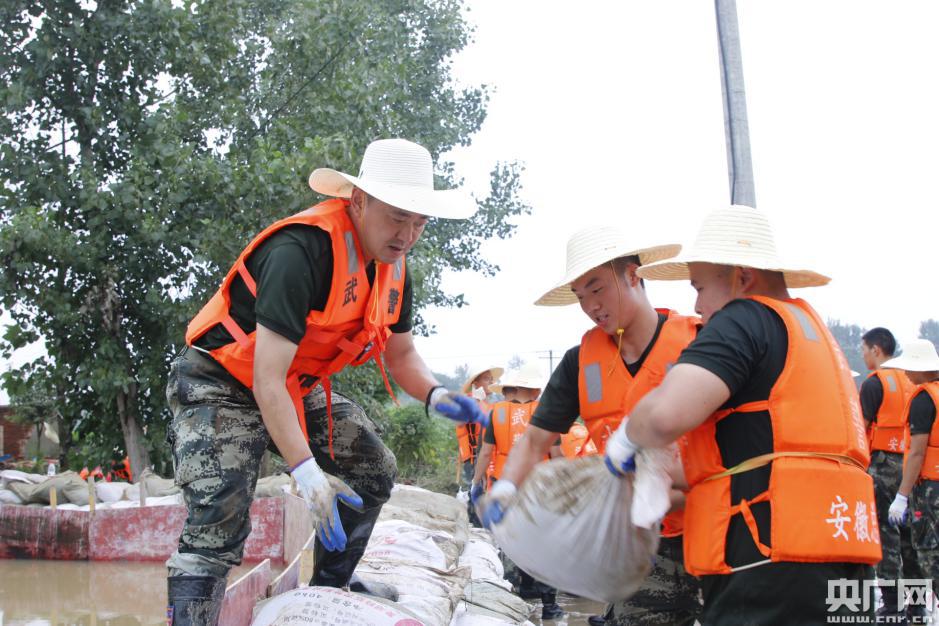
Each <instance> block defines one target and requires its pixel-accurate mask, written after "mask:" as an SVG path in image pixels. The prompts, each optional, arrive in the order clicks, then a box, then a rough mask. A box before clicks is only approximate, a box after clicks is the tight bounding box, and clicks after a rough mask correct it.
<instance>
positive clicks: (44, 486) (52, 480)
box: [9, 471, 88, 505]
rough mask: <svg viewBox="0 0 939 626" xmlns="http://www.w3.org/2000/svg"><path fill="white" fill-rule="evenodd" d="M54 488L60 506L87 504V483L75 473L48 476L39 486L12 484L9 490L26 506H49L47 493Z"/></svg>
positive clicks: (21, 483) (22, 483) (20, 483)
mask: <svg viewBox="0 0 939 626" xmlns="http://www.w3.org/2000/svg"><path fill="white" fill-rule="evenodd" d="M53 487H54V488H55V490H56V493H57V494H58V496H57V497H58V501H59V502H60V503H61V504H66V503H68V502H71V503H72V504H78V505H83V504H88V483H86V482H85V481H84V480H82V479H81V478H80V477H79V476H78V474H76V473H75V472H71V471H69V472H62V473H61V474H56V475H55V476H50V477H48V478H46V480H44V481H42V482H41V483H39V484H36V485H34V484H32V483H24V482H14V483H10V485H9V488H10V490H11V491H13V492H14V493H15V494H16V495H17V496H19V497H20V498H21V499H22V500H23V502H24V503H26V504H41V505H45V504H49V492H50V491H51V490H52V488H53Z"/></svg>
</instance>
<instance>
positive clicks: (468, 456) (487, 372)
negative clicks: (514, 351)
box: [456, 366, 504, 526]
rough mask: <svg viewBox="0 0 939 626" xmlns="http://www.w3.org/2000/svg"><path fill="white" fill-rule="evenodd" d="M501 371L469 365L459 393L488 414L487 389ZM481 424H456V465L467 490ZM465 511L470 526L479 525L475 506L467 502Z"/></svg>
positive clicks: (471, 475)
mask: <svg viewBox="0 0 939 626" xmlns="http://www.w3.org/2000/svg"><path fill="white" fill-rule="evenodd" d="M503 371H504V370H503V369H502V368H501V367H480V366H473V367H471V368H470V370H469V374H468V376H467V377H466V380H465V381H463V387H462V388H461V391H462V392H463V395H465V396H468V397H470V398H473V400H475V401H476V404H477V405H478V406H479V410H480V411H482V412H483V413H484V414H486V415H488V414H489V410H490V406H489V403H488V401H487V400H488V398H489V394H490V392H491V389H490V386H491V385H492V384H494V383H495V382H496V381H497V380H498V379H499V377H500V376H502V372H503ZM482 428H483V426H482V424H475V423H469V424H457V425H456V442H457V446H458V448H459V449H458V453H459V457H458V459H457V461H458V462H459V463H460V470H461V471H460V478H461V479H462V481H463V484H464V485H465V486H466V488H467V489H470V490H471V489H472V485H473V472H474V471H475V468H476V458H477V456H478V455H479V448H480V446H481V445H482ZM467 511H468V514H469V519H470V523H471V524H473V525H474V526H481V523H480V521H479V518H478V517H477V516H476V507H474V506H473V502H472V501H470V502H468V503H467Z"/></svg>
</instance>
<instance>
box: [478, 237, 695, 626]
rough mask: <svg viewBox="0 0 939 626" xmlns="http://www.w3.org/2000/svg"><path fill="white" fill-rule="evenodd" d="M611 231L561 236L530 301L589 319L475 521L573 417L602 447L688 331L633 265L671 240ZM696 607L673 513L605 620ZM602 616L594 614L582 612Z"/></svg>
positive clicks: (499, 513) (689, 615) (495, 519)
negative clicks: (640, 580)
mask: <svg viewBox="0 0 939 626" xmlns="http://www.w3.org/2000/svg"><path fill="white" fill-rule="evenodd" d="M625 241H626V238H625V237H624V236H623V235H622V234H621V233H620V232H619V231H618V230H617V229H615V228H610V227H593V228H588V229H585V230H582V231H580V232H578V233H576V234H575V235H573V236H572V237H571V238H570V240H569V241H568V243H567V272H566V273H565V275H564V278H563V279H562V280H561V281H560V282H559V284H557V285H556V286H555V287H554V288H552V289H551V290H549V291H548V292H547V293H546V294H545V295H543V296H542V297H541V298H539V299H538V301H537V302H536V303H535V304H537V305H540V306H561V305H567V304H573V303H575V302H579V303H580V307H581V309H582V310H583V311H584V313H586V314H587V316H588V317H589V318H590V319H591V321H592V322H593V323H594V324H595V326H594V327H593V328H591V329H590V330H589V331H587V332H586V333H585V334H584V336H583V338H582V339H581V342H580V345H578V346H575V347H573V348H571V349H570V350H568V351H567V353H565V355H564V358H563V359H562V360H561V363H560V365H559V366H558V368H557V369H556V370H555V371H554V373H553V374H552V376H551V379H550V381H549V382H548V385H547V387H546V388H545V391H544V394H542V397H541V402H540V404H539V405H538V408H537V410H536V411H535V413H534V415H533V416H532V419H531V424H530V426H529V428H528V431H527V432H526V434H525V436H524V437H522V439H521V440H519V442H518V443H517V444H516V445H515V447H514V448H513V449H512V452H511V454H510V455H509V458H508V461H507V462H506V467H505V471H504V473H503V476H502V479H501V480H499V481H497V482H496V483H495V484H494V485H493V486H492V489H491V490H490V493H489V497H488V498H487V500H485V501H484V502H482V503H481V508H482V510H483V523H484V524H487V525H489V524H497V523H499V521H500V520H501V519H502V517H503V515H504V513H505V507H506V504H507V502H508V501H509V500H510V499H511V498H512V497H513V496H514V494H515V493H516V491H517V486H519V485H521V484H522V482H523V481H524V480H525V478H526V477H527V476H528V474H529V472H530V471H531V469H532V468H533V467H534V466H535V464H536V463H538V461H540V460H541V459H543V458H544V456H545V454H547V452H548V450H549V448H550V447H551V445H552V444H554V443H555V442H556V440H557V438H558V434H559V433H566V432H567V431H568V430H569V429H570V428H571V426H572V425H573V424H574V423H575V421H576V419H577V416H578V415H580V416H581V417H582V419H583V421H584V423H585V424H586V426H587V430H588V431H589V432H590V438H591V439H592V440H593V443H594V444H595V445H596V446H597V448H598V449H599V450H600V451H601V452H602V451H603V450H604V448H605V446H606V442H607V439H608V438H609V436H610V434H611V433H612V432H613V431H614V430H615V429H616V427H617V426H619V423H620V420H621V419H622V418H623V416H624V415H626V414H627V413H628V412H629V411H630V409H632V407H633V406H634V405H635V404H636V402H637V401H638V400H639V399H640V398H641V397H642V396H643V395H645V394H646V393H648V392H649V391H650V390H651V389H653V388H655V386H656V385H658V384H659V382H660V381H661V380H662V378H663V377H664V376H665V373H666V371H667V370H668V368H669V367H670V366H671V364H672V363H674V362H675V361H676V360H677V359H678V355H679V354H680V353H681V351H682V349H683V348H684V347H685V346H686V345H688V343H689V342H690V341H691V340H692V339H693V338H694V336H695V333H696V331H697V328H698V326H699V324H700V321H699V320H698V319H697V318H692V317H686V316H682V315H678V314H676V313H675V312H673V311H669V310H666V309H659V310H656V309H654V308H653V307H652V305H651V304H649V300H648V298H647V296H646V292H645V286H644V285H643V283H642V281H641V280H640V279H639V277H638V276H637V275H636V270H637V269H638V268H639V267H640V266H641V265H644V264H646V263H651V262H654V261H658V260H661V259H666V258H669V257H672V256H675V255H676V254H677V253H678V252H679V250H680V249H681V246H678V245H664V246H656V247H651V248H636V247H635V246H633V245H630V244H628V243H625ZM699 609H700V604H699V602H698V585H697V581H696V580H695V579H694V578H693V577H692V576H689V575H688V574H687V573H686V572H685V569H684V566H683V565H682V514H681V510H680V507H679V509H678V510H676V511H673V512H671V513H669V515H668V516H667V517H666V518H665V521H664V523H663V526H662V541H661V542H660V544H659V550H658V555H657V557H656V559H655V567H654V568H653V571H652V573H651V574H650V576H649V577H648V579H647V581H646V583H645V584H644V586H643V587H642V588H641V589H640V590H639V592H637V593H636V594H635V595H633V596H632V597H631V598H630V599H628V600H626V601H623V602H618V603H615V604H613V605H612V606H611V607H610V608H609V610H608V611H607V614H606V618H607V623H608V624H627V623H628V624H680V625H684V624H688V625H691V624H694V621H695V618H696V616H697V614H698V611H699ZM592 620H593V623H601V624H602V623H603V619H602V618H598V617H594V618H592Z"/></svg>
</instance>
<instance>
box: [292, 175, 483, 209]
mask: <svg viewBox="0 0 939 626" xmlns="http://www.w3.org/2000/svg"><path fill="white" fill-rule="evenodd" d="M309 182H310V188H311V189H312V190H313V191H315V192H317V193H321V194H323V195H325V196H332V197H334V198H348V197H350V196H351V195H352V189H353V187H358V188H359V189H361V190H362V191H364V192H365V193H367V194H368V195H370V196H373V197H375V198H378V199H379V200H381V201H382V202H385V203H387V204H390V205H391V206H393V207H397V208H399V209H401V210H403V211H409V212H411V213H418V214H420V215H427V216H428V217H439V218H443V219H451V220H459V219H466V218H468V217H472V216H473V215H474V214H475V213H476V209H477V208H478V207H477V204H476V201H475V200H473V199H472V198H471V197H469V196H467V195H466V194H464V193H463V192H462V191H460V190H458V189H440V190H438V189H427V188H425V187H419V186H416V185H395V184H391V183H383V182H375V181H368V180H364V179H361V178H358V177H356V176H351V175H349V174H346V173H344V172H340V171H338V170H334V169H331V168H328V167H320V168H317V169H315V170H313V173H312V174H310V181H309Z"/></svg>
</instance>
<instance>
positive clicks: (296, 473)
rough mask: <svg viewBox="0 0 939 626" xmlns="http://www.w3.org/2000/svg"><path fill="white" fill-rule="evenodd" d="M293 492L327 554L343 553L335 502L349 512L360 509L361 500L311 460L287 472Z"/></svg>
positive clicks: (343, 536) (344, 535) (344, 484)
mask: <svg viewBox="0 0 939 626" xmlns="http://www.w3.org/2000/svg"><path fill="white" fill-rule="evenodd" d="M290 475H291V476H293V479H294V480H295V481H297V490H298V491H299V492H300V495H302V496H303V499H304V500H306V504H307V507H309V509H310V513H311V514H312V516H313V524H314V525H315V526H316V536H317V537H319V540H320V542H321V543H322V544H323V547H324V548H326V549H327V550H329V551H330V552H332V551H334V550H345V549H346V531H345V530H343V528H342V522H341V521H340V519H339V501H340V500H342V502H343V503H344V504H346V505H348V506H350V507H352V508H353V509H356V510H361V509H362V498H361V497H359V494H357V493H356V492H355V491H353V490H352V488H351V487H349V485H347V484H346V483H344V482H342V481H341V480H339V479H338V478H336V477H335V476H329V475H327V474H325V473H324V472H323V470H321V469H320V467H319V465H317V464H316V460H315V459H314V458H313V457H310V458H308V459H307V460H305V461H303V462H302V463H300V465H298V466H296V467H295V468H293V470H291V472H290Z"/></svg>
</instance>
